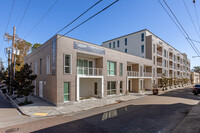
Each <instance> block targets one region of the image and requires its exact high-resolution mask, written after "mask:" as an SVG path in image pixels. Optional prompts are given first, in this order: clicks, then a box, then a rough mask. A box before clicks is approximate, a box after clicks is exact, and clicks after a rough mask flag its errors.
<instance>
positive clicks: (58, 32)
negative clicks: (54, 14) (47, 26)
mask: <svg viewBox="0 0 200 133" xmlns="http://www.w3.org/2000/svg"><path fill="white" fill-rule="evenodd" d="M101 1H102V0H99V1H98V2H96V3H95V4H94V5H92V6H91V7H90V8H88V9H87V10H86V11H85V12H83V13H82V14H81V15H79V16H78V17H77V18H75V19H74V20H73V21H71V22H70V23H69V24H67V25H66V26H65V27H63V28H62V29H61V30H59V31H58V32H57V33H56V34H58V33H59V32H61V31H62V30H64V29H65V28H67V27H68V26H70V25H71V24H72V23H74V22H75V21H76V20H77V19H79V18H80V17H81V16H83V15H84V14H85V13H87V12H88V11H89V10H90V9H92V8H93V7H95V6H96V5H97V4H99V3H100V2H101Z"/></svg>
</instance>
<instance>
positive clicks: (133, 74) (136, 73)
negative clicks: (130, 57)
mask: <svg viewBox="0 0 200 133" xmlns="http://www.w3.org/2000/svg"><path fill="white" fill-rule="evenodd" d="M127 76H131V77H139V72H138V71H127Z"/></svg>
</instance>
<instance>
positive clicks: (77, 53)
mask: <svg viewBox="0 0 200 133" xmlns="http://www.w3.org/2000/svg"><path fill="white" fill-rule="evenodd" d="M128 39H129V38H128ZM128 41H129V40H128ZM121 45H122V43H121ZM127 45H130V44H129V43H128V44H127ZM145 47H146V46H145ZM155 55H156V54H155ZM145 57H146V55H145V54H144V58H141V57H140V56H135V55H133V54H131V53H130V52H127V53H125V52H121V51H117V50H113V49H110V48H106V47H103V46H99V45H95V44H92V43H88V42H84V41H81V40H77V39H73V38H70V37H66V36H61V35H55V36H53V37H52V38H51V39H49V40H48V41H47V42H45V43H44V44H43V45H42V46H41V47H39V48H37V49H36V50H34V51H33V52H32V53H30V54H29V55H27V56H26V57H25V63H28V64H29V65H30V66H31V69H32V70H33V73H34V74H37V79H36V80H35V81H34V85H35V86H36V87H35V89H34V94H35V95H37V96H40V97H42V98H44V99H46V100H48V101H50V102H52V103H54V104H56V105H60V104H64V103H69V102H74V101H79V100H82V99H85V98H89V97H95V98H103V97H113V96H118V95H125V94H129V93H132V92H136V93H142V92H144V91H145V89H151V87H152V70H153V66H154V64H153V62H152V59H150V58H145ZM128 92H129V93H128Z"/></svg>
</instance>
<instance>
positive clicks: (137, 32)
mask: <svg viewBox="0 0 200 133" xmlns="http://www.w3.org/2000/svg"><path fill="white" fill-rule="evenodd" d="M141 31H148V32H150V33H151V34H153V35H154V36H156V37H157V38H159V39H160V40H162V41H163V42H165V43H166V44H167V45H169V46H171V47H172V48H174V47H173V46H172V45H170V44H169V43H167V42H166V41H164V40H163V39H161V38H160V37H158V36H157V35H155V34H154V33H153V32H151V31H149V30H148V29H143V30H139V31H136V32H133V33H130V34H127V35H123V36H120V37H116V38H114V39H110V40H108V41H104V42H102V43H106V42H109V41H112V40H115V39H118V38H122V37H125V36H129V35H132V34H136V33H138V32H141ZM174 49H175V50H177V49H176V48H174ZM177 51H178V52H180V53H181V54H183V53H182V52H181V51H179V50H177Z"/></svg>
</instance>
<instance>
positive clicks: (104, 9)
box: [33, 0, 119, 55]
mask: <svg viewBox="0 0 200 133" xmlns="http://www.w3.org/2000/svg"><path fill="white" fill-rule="evenodd" d="M118 1H119V0H116V1H114V2H113V3H111V4H110V5H108V6H107V7H105V8H103V9H102V10H101V11H99V12H97V13H96V14H94V15H93V16H91V17H89V18H88V19H86V20H85V21H83V22H82V23H80V24H79V25H77V26H76V27H74V28H73V29H72V30H70V31H68V32H66V33H65V34H63V35H61V36H60V37H59V38H56V39H55V40H54V41H58V40H59V39H60V38H62V37H64V35H66V34H68V33H70V32H71V31H73V30H75V29H76V28H78V27H79V26H81V25H82V24H84V23H85V22H87V21H88V20H90V19H92V18H93V17H95V16H97V15H98V14H100V13H101V12H103V11H105V10H106V9H108V8H109V7H111V6H112V5H113V4H115V3H116V2H118ZM52 43H53V41H52V42H50V43H48V44H46V46H44V47H42V48H41V49H40V50H42V49H44V48H46V47H47V46H49V45H50V44H52ZM40 50H38V51H36V52H35V53H34V54H36V53H38V52H39V51H40ZM34 54H33V55H34Z"/></svg>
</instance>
